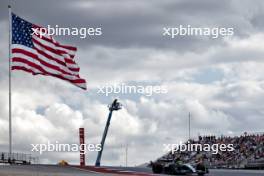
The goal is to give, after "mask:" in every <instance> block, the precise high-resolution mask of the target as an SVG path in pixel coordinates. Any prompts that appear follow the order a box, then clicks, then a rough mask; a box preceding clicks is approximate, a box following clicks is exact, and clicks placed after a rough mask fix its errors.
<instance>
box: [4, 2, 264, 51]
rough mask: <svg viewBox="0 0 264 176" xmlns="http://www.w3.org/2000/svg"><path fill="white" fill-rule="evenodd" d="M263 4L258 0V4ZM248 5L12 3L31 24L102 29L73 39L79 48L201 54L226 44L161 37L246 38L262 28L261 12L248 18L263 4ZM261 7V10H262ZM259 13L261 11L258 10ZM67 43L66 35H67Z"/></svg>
mask: <svg viewBox="0 0 264 176" xmlns="http://www.w3.org/2000/svg"><path fill="white" fill-rule="evenodd" d="M257 2H258V1H257ZM240 3H245V4H247V1H243V2H239V1H227V0H226V1H216V0H214V1H211V0H200V1H190V0H187V1H171V0H166V1H162V3H161V2H160V1H151V3H149V2H148V1H146V0H143V1H139V0H136V1H129V0H126V1H120V0H117V1H107V2H103V1H69V0H64V1H62V0H61V1H56V2H54V1H51V0H47V1H33V0H20V1H11V4H12V6H13V11H14V12H15V13H17V14H18V15H20V16H22V17H24V18H26V19H27V20H29V21H31V22H34V23H37V24H41V25H43V26H45V25H48V24H49V25H52V26H55V25H56V24H58V25H59V26H61V27H102V29H103V36H99V37H98V36H97V37H90V38H86V39H80V38H79V37H71V38H68V39H67V40H73V41H71V42H74V43H75V44H76V45H78V47H85V46H87V45H88V46H91V45H103V46H107V47H116V48H120V47H121V48H123V47H146V48H157V49H158V48H162V49H165V48H166V49H174V50H177V51H187V50H189V51H196V52H199V51H200V52H201V51H204V50H206V49H208V48H210V47H213V46H216V45H220V44H223V42H222V39H213V40H208V38H205V37H191V36H188V37H177V38H176V39H174V40H169V39H168V38H164V37H163V36H162V33H163V27H174V26H176V27H177V26H179V25H180V24H182V25H187V24H190V25H193V26H194V27H197V26H201V24H202V26H203V27H234V28H235V35H237V36H240V35H247V34H248V33H249V32H250V30H252V29H254V26H253V27H252V26H251V25H256V26H262V23H261V21H260V20H259V19H261V18H260V17H261V16H262V15H261V13H262V12H261V11H260V10H258V11H259V13H260V14H253V16H252V17H250V18H247V17H248V16H247V15H248V14H247V12H248V11H249V12H250V11H251V10H252V9H255V8H256V7H255V6H258V3H252V4H250V6H242V7H241V8H237V5H238V4H240ZM7 4H8V3H7V1H2V2H1V6H0V8H1V10H0V19H1V20H3V19H5V20H6V19H7ZM258 9H262V6H258ZM258 11H257V12H258ZM64 39H65V37H64Z"/></svg>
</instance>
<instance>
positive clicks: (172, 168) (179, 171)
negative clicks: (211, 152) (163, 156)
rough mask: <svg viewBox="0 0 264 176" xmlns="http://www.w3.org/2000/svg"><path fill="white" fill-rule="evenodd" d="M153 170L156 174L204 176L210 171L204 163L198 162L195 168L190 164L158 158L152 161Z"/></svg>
mask: <svg viewBox="0 0 264 176" xmlns="http://www.w3.org/2000/svg"><path fill="white" fill-rule="evenodd" d="M151 166H152V171H153V173H156V174H169V175H194V174H195V175H200V176H203V175H205V174H207V173H209V171H208V169H207V168H206V167H205V166H204V165H203V164H201V163H200V164H197V165H196V168H194V167H193V166H192V165H190V164H177V163H175V162H173V161H168V160H166V161H165V160H158V161H156V162H154V163H151Z"/></svg>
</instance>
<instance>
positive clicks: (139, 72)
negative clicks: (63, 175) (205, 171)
mask: <svg viewBox="0 0 264 176" xmlns="http://www.w3.org/2000/svg"><path fill="white" fill-rule="evenodd" d="M10 4H11V5H12V9H13V12H15V13H16V14H17V15H19V16H20V17H22V18H24V19H27V20H28V21H30V22H32V23H35V24H39V25H42V26H47V25H51V26H54V25H56V24H57V25H59V26H61V27H101V28H102V31H103V35H102V36H96V37H95V36H93V37H88V38H86V39H80V38H79V37H76V36H73V37H58V38H57V40H59V41H60V42H63V43H67V44H71V45H75V46H77V48H78V52H77V55H76V61H77V62H78V64H79V66H80V67H81V73H80V74H81V75H82V77H84V78H85V79H86V80H87V86H88V91H83V90H81V89H79V88H76V87H74V86H73V85H71V84H69V83H67V82H64V81H61V80H58V79H56V78H51V77H44V76H32V75H30V74H28V73H24V72H21V71H15V72H13V73H12V85H13V87H12V99H13V109H12V112H13V142H14V146H13V148H14V151H17V152H25V153H30V150H31V146H30V144H32V143H34V144H36V143H47V141H51V142H55V141H59V142H60V143H78V128H79V127H85V130H86V143H99V142H100V140H101V136H102V133H103V129H104V125H105V122H106V118H107V113H108V109H107V105H108V104H109V103H110V102H111V101H112V100H113V99H114V98H116V97H118V98H119V99H120V101H121V102H122V104H123V109H122V110H120V111H118V112H115V113H114V116H113V119H112V123H111V127H110V130H109V133H108V138H107V141H106V146H105V150H104V153H103V157H102V164H103V165H124V162H125V148H124V146H125V145H128V164H129V165H131V166H132V165H137V164H141V163H144V162H148V161H150V160H154V159H155V158H157V157H158V156H161V155H162V154H163V153H164V151H163V144H164V143H175V141H179V140H186V139H187V137H188V130H187V129H188V113H189V112H191V114H192V132H191V135H192V137H193V138H195V137H197V135H198V134H203V135H205V134H216V135H221V134H225V135H239V134H242V133H243V132H245V131H248V132H263V131H264V129H263V123H260V122H263V120H264V110H263V109H264V105H263V103H262V102H263V99H264V77H263V75H264V69H263V68H264V57H263V56H264V45H263V46H262V43H263V41H264V32H263V31H264V20H263V19H264V2H263V1H260V0H259V1H258V0H255V1H251V0H248V1H246V0H245V1H237V0H223V1H218V0H198V1H197V0H164V1H159V0H152V1H147V0H109V1H107V2H105V1H101V0H98V1H84V0H83V1H81V0H76V1H70V0H59V1H56V2H55V1H51V0H47V1H41V0H19V1H18V0H17V1H11V2H10ZM7 5H8V1H7V0H1V1H0V31H1V32H0V39H1V42H0V58H1V64H0V86H1V89H0V127H1V130H0V151H8V9H7ZM179 25H191V26H194V27H232V28H234V35H233V36H232V37H220V38H218V39H212V38H210V37H206V36H181V37H176V38H174V39H170V38H165V37H163V36H162V33H163V27H174V26H176V27H177V26H179ZM55 38H56V37H55ZM116 83H126V84H130V85H139V84H142V85H163V86H166V87H167V89H168V93H167V94H163V95H153V96H150V97H148V96H144V95H122V94H118V95H111V96H108V97H106V96H105V95H102V94H97V86H99V85H105V84H116ZM33 155H37V154H36V153H33ZM96 155H97V153H95V152H89V153H88V156H87V162H88V163H89V164H94V162H95V158H96ZM78 157H79V156H78V153H44V154H43V155H41V156H40V159H41V162H42V163H56V162H58V161H59V160H61V159H65V160H67V161H69V162H70V163H78V161H79V158H78Z"/></svg>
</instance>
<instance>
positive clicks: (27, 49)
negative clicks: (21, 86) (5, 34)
mask: <svg viewBox="0 0 264 176" xmlns="http://www.w3.org/2000/svg"><path fill="white" fill-rule="evenodd" d="M33 29H34V32H33ZM40 29H41V30H43V29H44V28H41V27H40V26H37V25H34V24H32V23H30V22H28V21H26V20H24V19H22V18H20V17H19V16H17V15H15V14H14V13H12V45H11V49H12V70H23V71H26V72H29V73H32V74H33V75H37V74H41V75H46V76H53V77H56V78H59V79H62V80H65V81H68V82H70V83H72V84H74V85H76V86H78V87H80V88H82V89H85V90H86V81H85V79H82V78H80V76H79V71H80V68H79V67H78V65H77V64H76V62H75V60H74V56H75V53H76V51H77V48H76V47H73V46H66V45H62V44H60V43H58V42H57V41H55V40H54V38H53V37H52V36H50V35H40V33H38V32H35V31H40Z"/></svg>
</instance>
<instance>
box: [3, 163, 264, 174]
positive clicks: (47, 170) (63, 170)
mask: <svg viewBox="0 0 264 176" xmlns="http://www.w3.org/2000/svg"><path fill="white" fill-rule="evenodd" d="M104 175H107V176H118V175H119V176H154V174H152V173H151V170H150V169H149V168H137V167H128V168H124V167H100V168H96V167H92V166H87V167H85V168H78V167H62V166H55V165H28V166H22V165H20V166H19V165H12V166H9V165H0V176H104ZM155 176H157V175H155ZM207 176H264V171H263V170H262V171H254V170H253V171H250V170H210V174H208V175H207Z"/></svg>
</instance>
